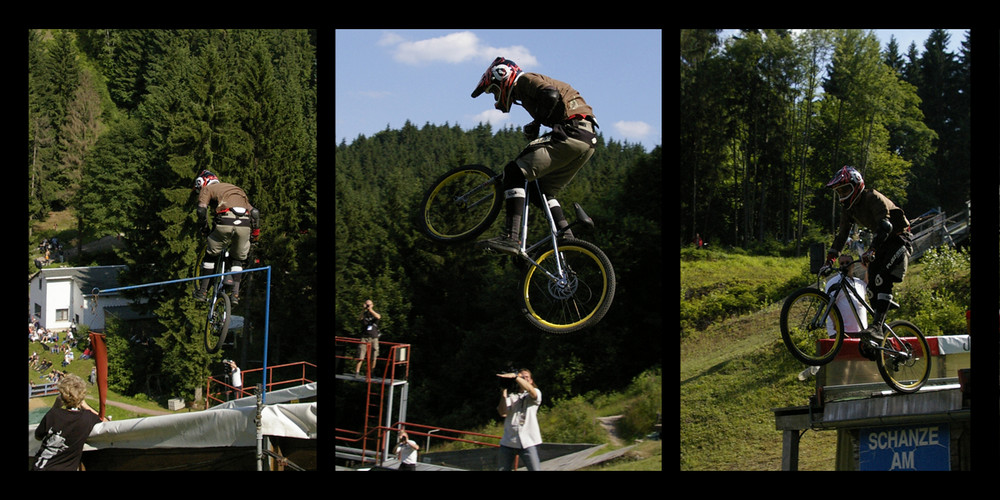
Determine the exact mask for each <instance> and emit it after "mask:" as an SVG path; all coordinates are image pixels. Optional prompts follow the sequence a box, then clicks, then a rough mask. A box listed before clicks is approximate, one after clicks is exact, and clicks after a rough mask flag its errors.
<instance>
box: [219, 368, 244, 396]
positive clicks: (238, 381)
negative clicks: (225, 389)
mask: <svg viewBox="0 0 1000 500" xmlns="http://www.w3.org/2000/svg"><path fill="white" fill-rule="evenodd" d="M222 362H223V363H225V364H226V365H228V366H229V380H230V382H232V385H233V393H234V394H235V395H236V398H235V399H239V398H242V397H243V376H242V374H241V373H240V367H238V366H236V362H235V361H233V360H231V359H224V360H222Z"/></svg>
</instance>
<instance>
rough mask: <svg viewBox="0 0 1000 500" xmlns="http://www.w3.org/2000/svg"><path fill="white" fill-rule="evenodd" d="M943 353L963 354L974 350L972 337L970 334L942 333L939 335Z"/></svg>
mask: <svg viewBox="0 0 1000 500" xmlns="http://www.w3.org/2000/svg"><path fill="white" fill-rule="evenodd" d="M937 343H938V351H940V352H941V354H944V355H948V354H963V353H969V352H971V351H972V338H971V337H970V336H968V335H942V336H940V337H937Z"/></svg>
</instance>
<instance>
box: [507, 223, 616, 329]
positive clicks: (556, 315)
mask: <svg viewBox="0 0 1000 500" xmlns="http://www.w3.org/2000/svg"><path fill="white" fill-rule="evenodd" d="M536 255H537V256H536V257H534V259H535V262H536V263H537V264H538V265H537V266H535V265H532V266H530V267H529V268H528V271H527V273H526V274H525V276H524V278H522V279H521V286H520V288H519V294H520V297H519V299H520V304H521V312H522V313H523V314H524V316H525V317H526V318H527V319H528V321H529V322H530V323H531V324H532V325H534V326H535V327H537V328H539V329H541V330H543V331H545V332H548V333H569V332H575V331H577V330H581V329H583V328H587V327H589V326H593V325H596V324H597V323H598V322H599V321H601V319H602V318H604V315H605V314H606V313H607V312H608V309H610V308H611V303H612V301H614V297H615V284H616V280H615V271H614V268H613V267H612V266H611V260H610V259H608V257H607V255H604V252H602V251H601V249H599V248H597V246H596V245H594V244H593V243H590V242H586V241H582V240H577V239H575V238H565V239H564V240H563V241H562V242H561V243H560V245H559V256H560V259H559V260H560V262H558V264H559V265H557V259H556V254H555V252H554V251H553V249H552V248H549V249H547V250H544V249H543V250H542V251H541V252H540V253H538V254H536ZM560 267H561V271H560Z"/></svg>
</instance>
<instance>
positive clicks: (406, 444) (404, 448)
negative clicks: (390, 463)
mask: <svg viewBox="0 0 1000 500" xmlns="http://www.w3.org/2000/svg"><path fill="white" fill-rule="evenodd" d="M418 451H420V445H419V444H417V442H416V441H414V440H412V439H410V436H409V435H408V434H407V433H406V431H399V442H398V443H397V444H396V456H397V457H399V469H398V470H417V452H418Z"/></svg>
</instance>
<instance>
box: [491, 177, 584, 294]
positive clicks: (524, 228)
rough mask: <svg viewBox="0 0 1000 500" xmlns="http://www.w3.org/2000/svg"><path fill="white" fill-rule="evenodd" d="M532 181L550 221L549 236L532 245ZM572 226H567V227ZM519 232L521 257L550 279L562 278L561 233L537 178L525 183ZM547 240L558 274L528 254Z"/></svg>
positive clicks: (546, 218) (546, 216)
mask: <svg viewBox="0 0 1000 500" xmlns="http://www.w3.org/2000/svg"><path fill="white" fill-rule="evenodd" d="M498 177H501V176H498ZM532 182H534V183H535V187H536V188H537V190H538V194H539V196H541V197H542V208H543V210H542V211H543V212H544V213H545V220H546V221H548V223H549V236H548V237H547V238H542V239H540V240H538V241H537V242H535V243H534V244H532V245H531V246H528V215H529V210H530V208H531V207H530V205H531V194H530V190H529V189H528V187H529V186H530V185H531V183H532ZM573 224H576V221H573V223H572V224H570V226H572V225H573ZM570 226H567V228H568V227H570ZM563 232H565V230H563ZM518 234H519V235H520V240H521V258H523V259H525V260H527V261H528V262H529V263H531V265H532V266H534V267H535V268H537V269H538V270H540V271H542V272H543V273H545V275H546V276H548V277H549V279H550V280H553V281H555V280H558V279H560V277H561V276H562V275H563V261H562V254H560V253H559V242H558V241H557V240H558V237H559V234H560V233H559V231H558V230H557V229H556V223H555V220H553V219H552V210H551V209H550V208H549V200H548V198H547V197H546V196H545V193H542V188H541V186H540V185H539V184H538V180H537V179H536V180H534V181H525V183H524V212H523V215H522V216H521V227H520V228H518ZM546 241H551V242H552V249H553V251H554V252H555V253H554V257H555V263H556V272H557V273H559V275H558V276H556V275H553V274H552V273H550V272H548V271H547V270H545V268H543V267H541V266H539V265H538V262H536V261H535V260H534V259H532V258H531V257H529V256H528V254H529V253H530V252H533V251H534V250H535V249H536V248H538V247H540V246H542V245H543V244H545V242H546Z"/></svg>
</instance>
